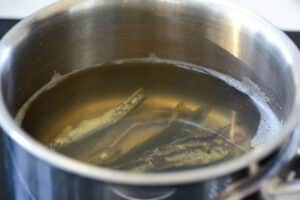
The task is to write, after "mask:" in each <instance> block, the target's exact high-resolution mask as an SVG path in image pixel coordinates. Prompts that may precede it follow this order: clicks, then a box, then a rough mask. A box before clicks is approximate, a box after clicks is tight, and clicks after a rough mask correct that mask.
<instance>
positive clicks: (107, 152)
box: [89, 102, 186, 165]
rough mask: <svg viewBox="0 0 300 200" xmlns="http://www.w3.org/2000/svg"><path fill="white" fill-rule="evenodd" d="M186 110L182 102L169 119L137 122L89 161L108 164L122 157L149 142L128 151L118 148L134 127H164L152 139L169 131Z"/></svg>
mask: <svg viewBox="0 0 300 200" xmlns="http://www.w3.org/2000/svg"><path fill="white" fill-rule="evenodd" d="M185 110H186V108H185V105H184V103H182V102H180V103H178V104H177V105H176V106H175V108H174V109H173V110H172V112H171V116H170V118H169V119H167V120H158V121H152V122H148V123H136V124H133V125H131V126H130V127H129V128H128V129H127V130H125V131H124V132H123V133H121V134H120V135H119V137H118V138H117V139H115V141H114V142H113V143H112V144H111V145H110V146H109V147H108V148H105V149H104V150H102V151H100V153H97V155H96V156H93V157H92V158H91V159H89V162H91V163H94V164H98V165H104V164H105V165H108V164H110V163H112V162H114V161H116V160H117V159H119V158H120V157H122V156H124V155H126V154H127V153H128V152H130V151H132V150H134V149H136V148H138V147H139V146H141V145H142V146H143V145H144V143H145V142H147V141H143V143H142V144H137V145H135V146H134V147H133V148H132V149H128V150H127V151H125V152H122V151H121V150H120V149H119V148H118V146H119V144H120V143H121V142H123V139H124V138H125V137H126V136H127V135H129V134H130V133H131V132H132V131H133V130H134V129H136V128H140V127H143V126H145V125H150V126H152V125H155V124H158V125H161V126H162V128H160V129H159V130H158V132H157V133H155V134H154V135H153V136H152V137H151V138H149V139H148V140H152V139H153V138H154V137H156V136H161V135H163V134H164V133H165V132H168V131H167V130H168V129H169V128H170V127H172V125H173V124H174V122H175V121H176V119H177V118H178V116H179V115H180V114H181V112H182V111H185Z"/></svg>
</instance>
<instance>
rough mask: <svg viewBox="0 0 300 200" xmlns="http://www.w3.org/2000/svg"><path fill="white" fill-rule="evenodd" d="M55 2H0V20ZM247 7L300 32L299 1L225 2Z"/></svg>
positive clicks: (284, 26) (273, 21) (286, 27)
mask: <svg viewBox="0 0 300 200" xmlns="http://www.w3.org/2000/svg"><path fill="white" fill-rule="evenodd" d="M55 1H57V0H0V18H10V19H11V18H14V19H15V18H23V17H25V16H27V15H29V14H31V13H33V12H34V11H36V10H38V9H40V8H42V7H44V6H47V5H49V4H51V3H53V2H55ZM227 1H231V2H234V3H236V4H239V5H242V6H243V7H247V8H249V9H251V10H253V11H254V12H256V13H258V14H259V15H261V16H264V17H265V18H266V19H267V20H269V21H270V22H272V23H273V24H274V25H276V26H277V27H279V28H281V29H283V30H288V31H300V21H299V20H300V1H299V0H227Z"/></svg>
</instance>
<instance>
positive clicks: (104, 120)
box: [50, 89, 145, 149]
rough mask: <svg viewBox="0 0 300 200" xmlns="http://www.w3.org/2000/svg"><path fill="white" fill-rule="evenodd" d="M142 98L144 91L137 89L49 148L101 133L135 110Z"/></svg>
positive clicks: (58, 139)
mask: <svg viewBox="0 0 300 200" xmlns="http://www.w3.org/2000/svg"><path fill="white" fill-rule="evenodd" d="M144 98H145V95H144V90H143V89H138V90H137V91H135V92H134V93H133V94H132V95H131V96H130V97H129V98H128V99H127V100H126V101H125V102H123V103H121V104H119V105H118V106H116V107H115V108H112V109H111V110H109V111H107V112H105V113H104V114H102V115H101V116H99V117H96V118H93V119H88V120H84V121H82V122H80V123H79V125H78V126H77V127H75V128H74V129H72V128H70V129H71V130H70V131H68V133H67V134H66V135H64V136H61V137H57V138H56V139H55V140H54V141H53V143H51V144H50V147H51V148H53V149H58V148H61V147H64V146H66V145H69V144H71V143H74V142H77V141H79V140H81V139H84V138H86V137H89V136H91V135H93V134H95V132H101V131H102V130H104V129H106V128H108V127H109V126H112V125H114V124H116V123H117V122H119V121H120V120H121V119H122V118H123V117H125V116H126V115H127V114H128V113H129V112H131V111H132V110H133V109H134V108H136V107H137V106H138V105H139V104H140V103H141V102H142V101H143V100H144Z"/></svg>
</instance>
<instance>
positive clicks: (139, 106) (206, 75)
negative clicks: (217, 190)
mask: <svg viewBox="0 0 300 200" xmlns="http://www.w3.org/2000/svg"><path fill="white" fill-rule="evenodd" d="M200 69H201V70H200ZM228 80H231V79H228ZM225 81H226V80H225V79H224V75H220V76H219V75H218V73H216V72H211V73H210V71H206V70H203V69H202V68H200V67H196V68H193V67H188V66H185V65H182V64H180V65H175V64H173V63H167V62H149V61H147V62H146V61H142V60H140V61H134V62H133V61H132V62H131V61H128V62H118V63H112V64H106V65H102V66H98V67H93V68H89V69H87V70H82V71H80V72H75V73H72V74H70V75H67V76H63V77H59V78H56V79H55V81H54V82H53V81H52V82H50V83H49V84H48V85H46V86H45V87H44V88H43V89H42V90H41V91H38V92H37V93H36V94H35V95H34V96H33V97H32V98H31V99H30V100H29V101H28V102H27V103H25V104H24V106H23V108H21V110H20V112H19V114H18V116H17V120H18V121H19V122H20V123H21V125H22V127H23V128H24V129H25V130H26V131H27V132H29V133H30V134H32V136H33V137H35V138H36V139H38V140H39V141H40V142H42V143H44V144H45V145H48V146H49V147H50V148H52V149H53V150H55V151H58V152H61V153H63V154H65V155H67V156H70V157H72V158H75V159H78V160H80V161H83V162H89V163H91V164H95V165H99V166H105V167H109V168H114V169H120V170H129V171H134V172H159V171H170V170H182V169H189V168H195V167H202V166H206V165H209V164H215V163H219V162H221V161H223V160H226V159H232V158H234V157H237V156H240V155H242V154H244V153H246V152H248V151H250V150H251V149H252V148H254V147H255V145H259V144H262V143H263V142H264V138H265V140H266V139H268V137H266V136H265V135H267V136H268V135H270V134H271V132H272V133H273V132H274V130H276V129H277V128H278V127H279V125H278V124H279V122H278V120H277V118H276V117H275V115H274V114H273V112H272V111H271V110H270V109H269V108H268V107H267V106H266V105H267V104H266V103H265V102H264V100H263V99H253V98H252V97H250V96H249V95H247V94H245V93H244V92H245V91H243V88H245V87H242V86H240V85H239V83H238V82H234V81H227V82H225ZM228 83H231V85H229V84H228ZM233 86H234V87H233ZM241 88H242V89H241ZM241 91H243V92H241ZM251 95H253V94H251ZM269 132H270V134H269ZM262 134H263V136H262Z"/></svg>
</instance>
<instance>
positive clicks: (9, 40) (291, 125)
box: [0, 0, 300, 186]
mask: <svg viewBox="0 0 300 200" xmlns="http://www.w3.org/2000/svg"><path fill="white" fill-rule="evenodd" d="M84 1H86V0H77V1H73V0H65V1H60V2H57V3H54V4H53V5H50V6H48V7H46V8H44V9H42V10H40V11H38V12H37V13H35V14H33V15H31V16H30V17H28V18H26V19H24V20H22V21H21V22H19V23H18V24H17V25H16V26H14V27H13V28H12V29H11V30H10V31H9V32H8V33H7V34H6V35H5V36H4V38H3V39H2V41H0V76H1V77H3V74H4V73H5V67H4V65H1V63H2V61H4V60H5V59H7V56H8V54H9V49H10V46H11V45H12V44H15V43H16V38H15V37H13V36H14V35H16V34H17V35H20V34H21V35H22V34H25V35H22V36H23V37H26V27H29V26H30V25H31V24H32V23H33V22H34V21H35V20H37V19H38V20H41V19H45V18H47V17H50V16H52V15H54V14H57V13H58V12H61V11H64V10H67V9H68V8H70V7H72V6H74V5H77V4H78V3H80V2H81V3H83V2H84ZM101 1H103V0H99V1H97V2H98V3H101ZM157 1H160V0H157ZM168 1H169V2H171V1H172V0H168ZM93 2H94V3H95V1H93ZM199 3H204V4H205V3H207V4H217V6H218V7H220V9H223V10H224V12H228V11H229V10H230V11H232V10H233V9H234V11H235V12H237V13H239V14H240V15H242V16H243V17H245V18H246V19H247V20H250V21H251V22H252V23H254V24H258V25H263V26H264V28H265V29H267V31H268V32H271V33H272V34H273V36H274V37H275V38H276V42H278V43H279V44H280V45H281V46H282V47H283V49H282V51H285V52H284V53H285V56H287V58H289V60H288V61H290V66H292V67H291V71H292V76H293V80H294V84H295V88H296V91H295V99H294V105H293V106H292V108H293V110H292V112H291V114H290V115H289V117H288V119H287V121H286V123H285V124H284V125H283V126H282V128H281V130H280V131H279V133H278V136H277V137H274V138H273V140H272V141H270V142H268V143H266V144H265V145H264V146H260V147H257V148H256V149H254V150H252V151H251V152H248V153H246V154H245V155H243V156H241V157H238V158H234V159H231V160H228V161H223V162H222V164H221V165H220V164H216V165H209V166H207V167H202V168H199V169H192V170H184V171H182V172H162V173H145V174H138V173H132V172H125V171H119V170H113V169H107V168H103V167H98V166H93V165H91V164H87V163H82V162H80V161H77V160H75V159H72V158H69V157H66V156H64V155H62V154H59V153H56V152H54V151H52V150H50V149H48V148H47V147H46V146H44V145H42V144H40V143H39V142H38V141H36V140H35V139H33V138H32V137H31V136H30V135H29V134H28V133H26V132H25V131H24V130H22V129H21V128H20V127H19V126H18V125H17V123H16V122H15V120H14V118H13V116H11V115H10V114H9V111H8V109H7V108H6V106H5V102H4V97H3V90H0V113H1V115H0V125H1V127H2V129H3V130H4V134H7V135H8V136H9V137H10V138H11V139H12V140H14V141H15V142H16V143H18V144H19V145H20V146H21V147H23V148H24V149H26V151H28V152H30V153H31V154H32V155H34V156H36V157H37V158H39V159H40V160H42V161H44V162H46V163H49V164H51V165H52V166H55V167H57V168H59V169H61V170H64V171H68V172H72V173H74V174H77V175H80V176H84V177H89V178H92V179H95V180H99V181H108V182H111V183H118V184H129V185H144V186H151V185H161V186H162V185H165V186H170V185H177V184H188V183H192V182H198V181H204V180H208V179H213V178H216V177H219V176H223V175H227V174H230V173H232V172H234V171H237V170H239V169H242V168H245V167H247V166H249V164H250V163H253V162H257V161H259V160H262V159H263V158H264V157H266V156H267V155H269V154H270V153H271V152H273V151H274V150H275V149H276V148H278V147H279V146H280V145H281V144H282V143H283V142H285V141H286V140H287V138H288V137H289V136H290V135H291V134H292V132H293V130H294V129H295V128H296V126H297V123H298V122H299V121H300V115H298V113H297V110H300V85H299V84H300V68H299V67H300V54H299V52H298V49H297V47H296V46H295V45H294V43H293V42H292V41H291V40H290V39H289V38H288V37H287V36H286V35H285V34H284V33H283V32H281V31H280V30H278V29H276V28H275V27H273V26H272V25H271V24H269V23H268V22H266V21H265V20H263V19H262V18H260V17H257V16H256V15H254V14H252V13H251V12H249V11H248V10H247V9H244V8H240V7H239V6H236V5H233V4H232V3H229V2H226V1H225V0H213V1H208V0H200V1H199ZM22 31H23V32H22ZM19 37H20V36H19ZM2 87H3V83H2V81H0V88H2Z"/></svg>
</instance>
